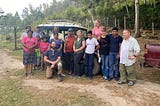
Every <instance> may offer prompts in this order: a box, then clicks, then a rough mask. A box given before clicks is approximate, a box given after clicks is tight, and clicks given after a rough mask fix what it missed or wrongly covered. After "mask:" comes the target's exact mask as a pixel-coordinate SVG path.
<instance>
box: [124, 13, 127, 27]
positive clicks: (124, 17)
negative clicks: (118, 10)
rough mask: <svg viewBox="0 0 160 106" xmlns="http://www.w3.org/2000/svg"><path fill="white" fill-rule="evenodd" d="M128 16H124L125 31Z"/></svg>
mask: <svg viewBox="0 0 160 106" xmlns="http://www.w3.org/2000/svg"><path fill="white" fill-rule="evenodd" d="M126 23H127V22H126V16H125V15H124V29H126Z"/></svg>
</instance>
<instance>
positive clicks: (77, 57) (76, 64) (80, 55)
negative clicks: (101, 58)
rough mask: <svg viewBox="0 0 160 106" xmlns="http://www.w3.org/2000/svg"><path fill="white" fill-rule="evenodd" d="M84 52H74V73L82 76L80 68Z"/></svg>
mask: <svg viewBox="0 0 160 106" xmlns="http://www.w3.org/2000/svg"><path fill="white" fill-rule="evenodd" d="M83 54H84V53H83V52H81V53H74V72H73V75H74V76H81V75H82V73H83V72H82V70H81V69H80V66H81V64H80V61H81V59H82V58H83Z"/></svg>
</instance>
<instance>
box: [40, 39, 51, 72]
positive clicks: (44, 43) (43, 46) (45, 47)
mask: <svg viewBox="0 0 160 106" xmlns="http://www.w3.org/2000/svg"><path fill="white" fill-rule="evenodd" d="M39 48H40V53H41V69H42V71H43V70H44V69H45V64H44V53H45V52H46V51H47V50H48V48H49V43H48V42H47V38H46V37H43V38H42V41H41V42H40V45H39Z"/></svg>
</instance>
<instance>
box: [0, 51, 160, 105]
mask: <svg viewBox="0 0 160 106" xmlns="http://www.w3.org/2000/svg"><path fill="white" fill-rule="evenodd" d="M0 59H1V61H0V67H1V68H0V75H5V73H6V72H10V71H11V70H16V69H21V68H22V67H23V65H22V62H21V61H18V60H16V59H13V58H12V57H10V56H8V55H7V53H6V52H5V51H1V50H0ZM68 77H69V76H68ZM68 79H69V80H73V79H72V78H71V77H69V78H68ZM21 80H23V82H24V83H23V86H25V87H26V86H28V87H29V88H32V87H33V88H34V89H36V91H37V92H38V91H43V92H47V91H49V90H50V91H51V90H54V91H55V90H56V89H58V88H65V89H66V90H68V89H71V88H72V89H75V90H77V92H80V93H88V94H95V95H96V96H95V98H98V99H101V101H103V102H104V103H105V104H102V105H106V106H160V84H156V83H151V82H147V81H144V80H138V81H137V84H136V85H135V86H133V87H128V86H127V85H118V84H117V83H116V81H111V82H108V81H102V80H101V81H99V80H96V79H94V80H93V81H90V83H88V84H86V83H85V84H84V83H81V82H80V83H75V82H74V80H73V81H71V82H68V81H63V82H58V81H57V80H56V79H51V80H46V79H38V78H34V77H33V78H29V79H21ZM78 80H84V79H83V78H80V79H78ZM30 90H31V89H30ZM53 96H56V95H53Z"/></svg>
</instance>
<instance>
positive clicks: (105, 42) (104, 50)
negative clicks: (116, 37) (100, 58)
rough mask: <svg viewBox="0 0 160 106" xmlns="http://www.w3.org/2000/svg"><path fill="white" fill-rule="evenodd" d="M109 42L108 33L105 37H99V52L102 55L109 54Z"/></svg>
mask: <svg viewBox="0 0 160 106" xmlns="http://www.w3.org/2000/svg"><path fill="white" fill-rule="evenodd" d="M109 44H110V41H109V35H106V36H105V38H102V37H101V39H100V41H99V45H100V49H99V51H100V54H102V55H108V54H109Z"/></svg>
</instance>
